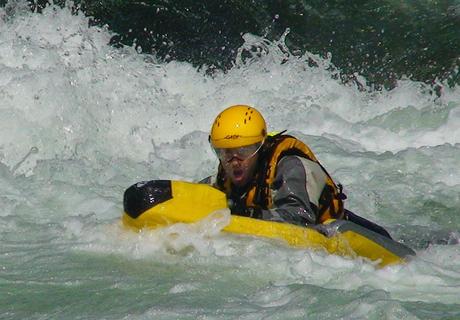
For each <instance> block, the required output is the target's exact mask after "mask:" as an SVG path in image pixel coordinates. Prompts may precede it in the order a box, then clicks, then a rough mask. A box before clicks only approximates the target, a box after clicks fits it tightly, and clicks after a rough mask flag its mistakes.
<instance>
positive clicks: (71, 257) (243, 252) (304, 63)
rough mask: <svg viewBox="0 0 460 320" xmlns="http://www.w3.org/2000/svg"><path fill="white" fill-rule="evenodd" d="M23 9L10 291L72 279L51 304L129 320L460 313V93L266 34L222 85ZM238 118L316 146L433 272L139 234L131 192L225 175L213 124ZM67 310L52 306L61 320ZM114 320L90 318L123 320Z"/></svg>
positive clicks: (182, 232) (216, 236)
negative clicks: (245, 116) (457, 308)
mask: <svg viewBox="0 0 460 320" xmlns="http://www.w3.org/2000/svg"><path fill="white" fill-rule="evenodd" d="M9 6H10V7H9V9H8V8H6V9H5V8H0V74H1V77H0V113H1V117H0V207H1V210H0V216H1V217H2V219H3V220H4V223H3V224H2V226H1V232H0V234H1V240H2V245H4V247H2V249H0V255H2V258H5V259H2V260H1V261H7V262H2V264H0V273H1V272H3V273H2V274H1V275H2V279H7V280H5V281H11V282H8V283H10V284H11V283H14V279H16V278H17V277H20V276H21V277H26V280H25V281H28V280H30V281H37V279H36V278H40V272H43V273H44V274H45V278H46V279H51V278H53V279H54V280H53V281H51V280H50V282H49V283H53V286H54V287H52V286H51V285H50V287H46V288H51V287H52V288H55V286H56V285H59V283H61V282H62V283H67V284H69V283H71V284H73V285H72V286H69V285H67V287H72V288H74V289H75V290H76V291H72V292H70V294H69V295H68V296H69V297H71V299H77V297H82V296H85V295H86V293H87V292H98V293H104V294H106V293H108V294H109V297H110V298H113V301H119V300H117V299H118V298H119V296H123V297H124V299H126V300H124V299H123V301H124V302H123V301H120V305H121V306H122V307H121V308H122V309H124V310H123V311H122V312H120V314H123V315H126V312H125V311H126V310H132V309H131V308H132V305H136V306H139V305H140V306H141V307H140V309H141V311H139V314H143V315H145V316H146V317H154V316H155V315H164V317H165V318H167V317H168V316H169V315H171V314H172V315H174V316H177V315H179V316H178V317H180V316H183V315H184V314H190V313H187V312H188V310H192V311H194V312H195V313H194V314H193V316H195V315H197V314H198V313H199V312H198V311H196V310H197V307H196V304H197V303H198V304H199V305H200V307H201V308H202V309H203V310H204V309H206V310H208V312H209V314H210V315H211V316H212V317H215V318H218V317H217V316H216V314H218V312H220V313H221V314H225V312H226V311H225V310H234V311H235V315H236V316H237V317H241V318H247V319H251V318H256V319H257V318H260V317H263V316H267V317H270V316H272V317H273V318H279V319H286V318H292V319H295V318H300V319H301V318H305V317H306V316H307V317H308V316H310V315H311V314H313V315H314V316H317V317H318V318H322V317H323V318H330V319H334V318H336V319H339V318H347V317H348V318H365V317H366V316H367V315H371V316H373V317H375V318H379V316H380V315H382V314H384V315H386V316H388V317H394V318H404V317H406V318H411V317H413V316H412V315H413V314H417V315H419V314H420V313H417V312H420V311H417V310H415V311H413V308H412V309H411V308H410V306H411V304H410V303H409V302H412V301H415V302H420V303H425V304H426V305H428V307H427V306H426V305H425V308H426V309H427V310H428V309H430V307H431V306H432V305H430V303H434V304H437V305H442V304H444V308H449V307H450V306H446V305H447V304H451V305H455V304H456V303H457V300H456V299H458V289H457V288H458V287H459V285H460V283H459V281H460V280H459V279H460V278H459V275H458V272H457V270H458V261H459V259H458V239H459V235H458V234H459V233H458V226H459V223H460V222H459V220H458V219H459V218H458V208H459V205H460V198H459V194H460V174H459V171H458V168H459V165H460V163H459V159H460V154H459V150H460V148H459V145H460V136H459V132H460V131H459V130H460V129H459V126H458V125H457V124H458V120H459V119H458V118H459V112H460V111H459V110H460V109H459V108H460V105H459V102H458V101H460V99H459V98H460V97H459V95H460V91H459V89H458V87H454V88H447V87H446V88H444V90H443V91H442V95H441V96H440V97H436V96H432V95H431V94H430V92H429V88H428V87H426V86H425V85H423V84H420V83H417V82H413V81H409V80H403V81H400V82H399V83H398V85H397V87H396V88H395V89H394V90H392V91H373V90H371V88H367V87H365V86H363V85H361V86H359V85H357V84H346V85H345V84H343V83H341V81H340V80H338V79H339V78H340V77H339V76H340V73H339V71H338V70H337V69H336V68H335V67H334V66H333V65H332V64H331V57H328V58H327V59H323V58H321V57H319V56H316V55H313V54H311V53H306V54H305V55H303V56H294V55H293V54H292V53H291V52H289V49H288V48H287V46H286V45H285V44H284V38H281V39H280V40H279V41H278V42H270V41H267V40H266V39H264V38H260V37H257V36H254V35H244V40H245V44H244V45H243V46H242V47H241V49H240V52H239V56H238V59H237V60H236V61H235V65H234V67H233V68H231V69H230V70H228V71H227V72H225V73H224V72H219V71H214V72H213V73H212V75H210V74H208V73H207V72H206V71H205V70H196V69H195V68H193V67H192V66H191V65H190V64H188V63H181V62H177V61H172V62H169V63H164V62H161V63H160V62H158V61H157V60H156V58H155V56H146V55H141V54H138V53H137V52H136V51H135V50H134V48H121V49H116V48H113V47H111V46H109V45H108V41H109V39H110V37H111V34H110V32H109V31H107V30H105V29H104V28H97V27H88V18H86V17H84V16H83V15H82V14H77V15H72V14H71V10H70V9H69V8H67V7H64V8H58V7H53V6H50V7H48V8H47V9H45V10H44V12H43V14H34V13H30V12H29V11H28V9H26V8H25V6H24V5H23V6H21V3H18V5H17V6H14V8H13V7H12V6H13V5H12V4H11V3H10V4H9ZM362 82H363V81H361V83H362ZM237 103H245V104H251V105H254V106H255V107H257V108H258V109H259V110H260V111H262V113H263V114H264V117H265V118H266V120H267V122H268V126H269V130H270V131H271V130H278V131H279V130H284V129H288V130H289V131H288V132H289V133H292V134H294V135H295V136H297V137H299V138H300V139H302V140H303V141H305V142H307V143H308V144H309V145H310V146H311V148H312V150H313V151H314V152H315V154H316V155H317V157H318V158H319V160H320V161H321V162H322V163H323V164H324V165H325V167H326V168H327V169H328V171H329V172H330V173H331V174H332V175H333V177H334V178H335V179H336V180H338V181H340V182H342V184H344V186H345V192H346V193H347V195H348V200H347V203H346V205H347V208H349V209H351V210H353V211H356V212H357V213H358V214H360V215H362V216H363V217H366V218H368V219H370V220H373V221H375V222H377V223H379V224H382V225H384V226H385V227H387V228H388V229H389V231H390V233H391V234H392V235H393V236H394V237H395V238H396V239H401V240H402V241H404V242H405V243H407V244H409V245H411V246H414V247H415V248H416V249H417V253H418V255H417V257H415V258H414V259H413V260H412V261H410V262H409V263H408V264H407V265H401V266H391V267H387V268H384V269H381V270H378V269H377V268H376V267H375V265H374V264H372V263H370V262H368V261H365V260H363V259H359V258H357V259H349V258H343V257H338V256H334V255H329V254H326V253H325V252H322V251H311V250H299V249H294V248H290V247H288V246H286V245H285V244H283V243H280V242H279V241H274V240H267V239H258V238H254V237H247V236H240V235H234V234H226V233H222V232H221V229H222V228H223V226H224V225H225V223H226V222H227V221H228V218H229V215H228V212H227V213H224V214H221V215H218V216H214V217H209V219H206V220H204V221H202V222H200V223H198V224H195V225H185V224H176V225H173V226H170V227H168V228H165V229H162V230H156V231H143V232H141V233H132V232H128V231H127V230H125V229H124V228H122V227H121V225H120V222H119V218H120V216H121V214H122V194H123V191H124V189H125V188H126V187H128V186H129V185H131V184H133V183H136V182H137V181H142V180H150V179H179V180H190V181H191V180H195V181H196V180H199V179H202V178H204V177H206V176H208V175H210V174H212V173H214V172H215V170H216V168H217V164H218V162H217V160H216V158H215V155H214V154H213V153H212V150H211V148H210V147H209V144H208V141H207V139H208V134H209V130H210V127H211V124H212V120H213V119H214V117H215V116H216V115H217V114H218V113H219V112H220V111H221V110H222V109H223V108H224V107H227V106H229V105H231V104H237ZM56 257H57V258H59V263H58V264H56V262H55V259H56ZM6 258H8V259H6ZM29 260H30V261H34V262H35V264H36V265H38V266H39V267H38V268H37V269H31V267H28V266H27V265H26V264H24V263H23V262H24V261H29ZM2 267H4V268H7V269H8V270H7V271H8V272H4V271H2V270H4V269H2ZM11 270H16V271H14V272H12V271H11ZM88 279H89V280H88ZM89 282H93V283H94V284H97V285H98V286H99V287H96V286H91V285H90V284H88V283H89ZM43 283H46V281H44V282H42V285H46V284H43ZM49 283H48V284H49ZM94 284H93V285H94ZM67 287H66V288H67ZM34 288H35V287H34ZM120 288H121V289H120ZM27 289H29V288H28V287H27V285H26V286H25V287H15V290H17V292H25V290H27ZM21 290H23V291H21ZM37 290H38V292H41V291H40V290H39V289H37ZM50 290H51V289H50ZM117 290H121V291H117ZM50 292H54V294H55V297H60V296H61V295H59V293H60V292H57V291H56V290H55V291H53V290H51V291H50ZM83 292H84V293H85V294H82V293H83ZM155 294H157V296H156V295H155ZM158 297H160V298H158ZM331 297H332V299H331ZM14 298H18V299H15V300H14V301H22V300H21V299H20V298H21V297H17V296H15V297H14ZM154 298H158V299H157V300H155V299H154ZM77 300H78V299H77ZM153 300H155V301H160V302H159V306H158V307H155V308H153V307H152V301H153ZM166 300H167V301H173V300H174V301H180V302H181V303H182V305H184V306H186V308H185V309H187V308H188V309H187V310H185V311H184V310H182V309H177V308H176V309H174V308H173V309H171V305H170V304H168V303H167V302H164V303H162V302H161V301H166ZM14 301H12V305H13V306H16V307H17V305H14ZM82 301H83V302H82ZM203 301H205V302H203ZM331 301H333V303H332V307H331ZM105 302H106V301H102V302H101V304H98V308H99V309H100V305H104V303H105ZM305 302H307V305H308V307H305ZM92 303H93V302H92V301H90V300H79V301H70V302H69V305H82V304H85V305H86V306H91V305H92ZM117 303H118V302H117ZM123 303H126V304H123ZM93 304H94V303H93ZM213 306H214V307H213ZM215 306H220V307H219V308H221V309H219V310H217V311H216V309H215V308H216V307H215ZM110 307H113V304H112V305H110ZM200 307H198V308H200ZM213 308H214V309H213ZM89 309H90V310H93V311H94V310H96V309H97V308H95V309H91V308H89ZM99 309H98V310H99ZM142 310H143V311H142ZM209 310H211V311H209ZM407 310H411V311H407ZM80 311H81V310H74V311H73V313H72V316H73V317H71V318H75V315H77V314H78V315H79V316H81V314H80ZM57 312H58V311H56V309H53V307H52V306H50V307H49V308H48V309H46V310H45V311H44V313H45V316H44V317H46V316H48V315H49V314H57ZM99 312H104V311H99ZM106 312H107V313H105V314H102V315H101V314H100V313H98V312H97V311H94V314H97V315H96V316H94V314H93V316H88V317H93V318H94V317H96V318H107V317H108V315H113V313H110V312H109V311H106ZM142 312H144V313H142ZM136 314H137V313H136ZM227 314H228V313H227ZM198 315H199V314H198ZM174 316H173V317H174ZM141 317H142V316H139V318H141ZM203 317H204V316H203ZM195 318H196V317H195ZM223 318H225V316H223Z"/></svg>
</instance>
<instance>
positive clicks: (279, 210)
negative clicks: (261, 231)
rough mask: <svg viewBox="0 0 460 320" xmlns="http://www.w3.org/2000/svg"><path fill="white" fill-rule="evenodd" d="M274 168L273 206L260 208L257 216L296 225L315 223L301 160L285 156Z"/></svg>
mask: <svg viewBox="0 0 460 320" xmlns="http://www.w3.org/2000/svg"><path fill="white" fill-rule="evenodd" d="M276 169H277V170H276V176H275V180H274V182H273V186H272V195H273V208H272V209H268V210H261V211H260V212H258V214H257V216H258V217H260V218H261V219H263V220H270V221H280V222H288V223H293V224H298V225H306V224H315V223H316V214H315V212H314V211H313V209H312V207H311V206H310V197H309V195H308V192H307V175H306V173H305V167H304V166H303V164H302V161H301V160H300V159H299V158H298V157H296V156H286V157H284V158H282V159H281V160H280V162H279V163H278V166H277V168H276Z"/></svg>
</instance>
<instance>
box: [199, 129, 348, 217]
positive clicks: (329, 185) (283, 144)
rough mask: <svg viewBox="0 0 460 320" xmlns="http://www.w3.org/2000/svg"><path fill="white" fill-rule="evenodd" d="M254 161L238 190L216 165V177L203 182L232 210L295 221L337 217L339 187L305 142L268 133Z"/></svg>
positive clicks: (340, 204)
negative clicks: (222, 196)
mask: <svg viewBox="0 0 460 320" xmlns="http://www.w3.org/2000/svg"><path fill="white" fill-rule="evenodd" d="M258 161H259V164H258V170H257V172H256V174H255V177H254V179H253V181H252V182H251V183H250V184H249V185H248V186H247V187H245V188H244V189H237V188H235V187H234V186H233V185H232V184H231V182H230V181H229V180H228V179H227V178H226V177H225V173H224V170H223V168H222V166H221V165H219V170H218V174H217V177H215V179H212V180H213V181H211V180H209V179H208V181H207V182H208V183H209V182H210V183H212V184H213V185H214V186H215V187H216V188H218V189H220V190H222V191H224V192H225V193H226V194H227V196H228V198H229V202H230V203H231V209H232V213H233V214H239V215H247V216H251V217H254V218H259V219H263V220H271V221H282V222H289V223H294V224H299V225H305V224H316V223H321V222H324V221H325V220H327V219H329V218H338V219H340V218H343V215H344V208H343V199H344V198H345V196H344V195H343V193H342V192H341V187H338V186H337V185H336V184H335V183H334V181H333V180H332V178H331V177H330V175H329V174H328V173H327V171H326V170H325V169H324V168H323V166H322V165H321V164H320V163H319V162H318V160H317V159H316V157H315V155H314V154H313V152H312V151H311V150H310V148H309V147H308V146H307V145H306V144H304V143H303V142H301V141H300V140H298V139H296V138H294V137H292V136H289V135H282V134H278V135H275V136H269V137H267V139H266V140H265V142H264V146H263V148H262V150H261V152H260V154H259V160H258Z"/></svg>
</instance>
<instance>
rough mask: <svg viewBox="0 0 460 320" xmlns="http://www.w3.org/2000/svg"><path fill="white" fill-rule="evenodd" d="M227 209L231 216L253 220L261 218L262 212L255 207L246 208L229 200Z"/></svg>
mask: <svg viewBox="0 0 460 320" xmlns="http://www.w3.org/2000/svg"><path fill="white" fill-rule="evenodd" d="M228 207H229V208H230V212H231V213H232V214H233V215H237V216H243V217H249V218H254V219H261V218H262V210H261V209H260V208H256V207H246V206H243V205H241V204H236V203H235V202H233V201H231V200H229V203H228Z"/></svg>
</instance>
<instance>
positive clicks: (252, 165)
mask: <svg viewBox="0 0 460 320" xmlns="http://www.w3.org/2000/svg"><path fill="white" fill-rule="evenodd" d="M258 158H259V155H258V154H257V153H256V154H254V155H253V156H252V157H249V158H247V159H245V160H242V159H239V158H237V157H232V158H231V159H230V160H228V161H225V160H221V163H222V167H223V168H224V171H225V174H226V175H227V177H228V178H229V179H230V180H231V181H232V183H233V184H234V185H235V186H237V187H244V186H245V185H247V184H248V183H249V182H250V181H251V180H252V179H253V177H254V173H255V170H256V167H257V160H258Z"/></svg>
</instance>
